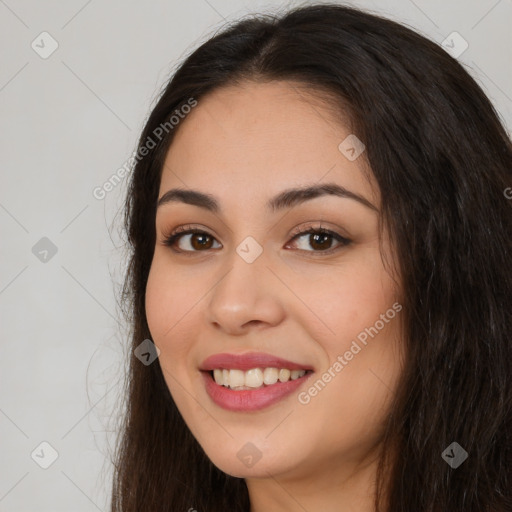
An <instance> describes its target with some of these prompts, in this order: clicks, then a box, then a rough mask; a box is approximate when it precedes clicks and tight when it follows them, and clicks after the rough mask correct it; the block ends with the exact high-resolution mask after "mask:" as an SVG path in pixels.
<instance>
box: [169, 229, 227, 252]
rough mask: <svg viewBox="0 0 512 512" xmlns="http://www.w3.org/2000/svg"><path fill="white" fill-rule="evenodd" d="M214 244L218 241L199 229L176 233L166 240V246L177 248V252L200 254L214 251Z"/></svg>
mask: <svg viewBox="0 0 512 512" xmlns="http://www.w3.org/2000/svg"><path fill="white" fill-rule="evenodd" d="M214 242H216V240H215V238H214V237H213V236H211V235H210V234H209V233H206V232H205V231H200V230H198V229H189V230H182V231H179V232H175V233H173V234H171V235H170V236H169V237H168V238H166V239H165V240H164V244H165V245H167V246H169V247H172V248H174V247H175V246H177V249H175V250H176V251H178V252H179V251H183V252H200V251H203V250H208V249H212V248H214V247H213V244H214ZM217 243H218V242H217ZM218 247H221V245H220V244H219V245H218V246H217V248H218Z"/></svg>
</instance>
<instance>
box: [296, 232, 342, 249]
mask: <svg viewBox="0 0 512 512" xmlns="http://www.w3.org/2000/svg"><path fill="white" fill-rule="evenodd" d="M301 239H303V241H301ZM294 240H299V242H298V243H297V242H296V245H297V246H298V249H299V250H301V251H308V252H320V253H326V254H327V253H331V252H334V251H336V250H337V249H339V248H341V247H344V246H346V245H349V244H350V242H351V241H350V240H349V239H348V238H344V237H342V236H341V235H339V234H338V233H335V232H334V231H329V230H325V229H308V230H307V231H302V232H300V233H298V234H297V235H295V236H294V237H293V239H292V241H294ZM333 242H338V243H337V244H336V245H335V246H334V247H333ZM310 248H311V249H310Z"/></svg>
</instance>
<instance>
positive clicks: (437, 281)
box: [112, 4, 512, 512]
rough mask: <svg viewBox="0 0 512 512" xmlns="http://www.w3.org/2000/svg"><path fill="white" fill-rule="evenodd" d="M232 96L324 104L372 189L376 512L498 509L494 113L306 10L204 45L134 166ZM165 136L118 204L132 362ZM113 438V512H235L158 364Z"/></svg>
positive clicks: (506, 385) (501, 284) (504, 444)
mask: <svg viewBox="0 0 512 512" xmlns="http://www.w3.org/2000/svg"><path fill="white" fill-rule="evenodd" d="M243 80H293V81H298V82H300V83H302V84H304V85H305V86H306V87H309V88H310V89H311V90H312V91H313V92H316V94H318V95H322V94H324V93H326V94H327V92H328V93H329V98H330V101H331V104H332V105H333V112H336V111H338V109H339V107H342V108H343V109H344V111H346V112H347V113H349V114H350V120H351V122H352V125H353V130H354V133H357V134H358V136H359V137H360V138H361V139H362V140H363V141H364V142H365V144H366V152H365V153H364V156H365V158H366V159H367V162H368V164H369V166H370V168H371V171H372V173H373V175H374V176H375V179H376V181H377V182H378V185H379V187H380V192H381V197H382V200H381V219H380V220H381V227H382V226H384V225H385V226H387V227H388V229H389V231H390V233H391V238H392V242H393V245H394V248H395V251H396V254H397V260H396V265H397V268H398V270H399V272H400V276H401V281H402V283H403V290H402V305H403V313H402V315H403V319H404V325H405V330H404V339H403V343H404V346H405V347H406V360H405V370H404V372H403V375H402V376H401V381H400V385H399V388H398V390H399V391H398V393H397V394H396V396H395V398H394V402H393V407H392V410H391V414H390V415H389V418H388V420H387V424H386V430H385V434H384V439H383V447H384V450H385V451H384V452H383V456H382V459H381V466H380V470H379V483H380V486H379V489H380V491H383V490H384V489H383V482H384V474H383V468H384V463H385V462H386V461H390V460H393V465H392V471H391V473H388V474H387V475H386V479H387V480H386V481H387V482H388V484H389V485H387V486H386V492H385V493H384V492H380V493H378V494H377V497H376V503H375V505H376V510H384V511H389V512H411V511H412V510H414V511H415V512H434V511H436V512H437V511H448V510H450V511H453V512H455V511H459V512H462V511H464V512H491V511H492V512H494V511H505V510H512V496H511V492H512V491H511V490H512V477H511V472H512V471H511V461H512V421H511V414H512V413H511V411H512V394H511V393H512V344H511V341H510V337H511V333H512V315H511V306H512V277H511V276H512V266H511V261H512V200H510V199H507V194H506V190H507V189H508V190H510V189H509V187H511V186H512V148H511V142H510V139H509V137H508V135H507V133H506V131H505V129H504V127H503V126H502V124H501V123H500V120H499V116H498V115H497V113H496V111H495V110H494V108H493V106H492V104H491V103H490V101H489V100H488V98H487V97H486V96H485V94H484V93H483V92H482V90H481V88H480V87H479V86H478V85H477V84H476V82H475V81H474V80H473V79H472V78H471V76H470V75H469V74H468V73H467V72H466V71H465V70H464V68H463V67H462V66H461V65H460V64H459V63H458V62H457V61H456V60H455V59H453V58H452V57H450V56H449V55H448V54H447V53H446V52H445V51H444V50H443V49H442V48H440V47H439V46H438V45H436V44H434V43H433V42H431V41H429V40H428V39H426V38H424V37H422V36H420V35H418V34H416V33H415V32H413V31H412V30H410V29H408V28H406V27H404V26H402V25H400V24H398V23H395V22H392V21H390V20H387V19H384V18H380V17H378V16H375V15H371V14H368V13H365V12H363V11H360V10H357V9H353V8H349V7H344V6H340V5H334V4H318V5H310V6H307V7H300V8H295V9H293V10H291V11H288V12H287V13H285V14H284V15H281V16H279V17H272V16H265V15H259V16H256V15H255V16H251V17H248V18H246V19H243V20H241V21H239V22H237V23H235V24H233V25H232V26H229V27H227V28H225V29H224V30H223V31H222V32H221V33H219V34H217V35H215V36H214V37H212V38H211V39H209V40H208V41H207V42H205V43H204V44H202V45H201V46H200V47H199V48H198V49H197V50H195V51H194V52H193V53H192V54H191V55H190V56H189V57H188V58H187V59H186V60H185V61H184V62H183V63H182V64H181V66H180V67H179V69H178V70H177V72H176V73H175V74H174V76H173V77H172V79H171V80H170V81H169V83H168V85H167V86H166V88H165V90H164V91H163V94H162V95H161V97H160V100H159V101H158V103H157V104H156V106H155V108H154V109H153V110H152V112H151V114H150V116H149V118H148V120H147V123H146V126H145V128H144V130H143V133H142V135H141V138H140V141H139V150H140V148H142V147H143V146H145V145H146V146H147V141H148V137H152V139H153V140H155V136H154V134H155V130H156V129H157V128H158V127H160V126H162V125H163V124H164V123H166V122H168V120H169V117H170V116H171V115H172V113H173V112H175V111H179V110H180V109H181V108H182V106H183V105H185V104H186V103H187V102H189V101H190V99H191V98H193V99H194V100H195V101H197V102H198V105H199V108H200V104H201V98H202V97H204V95H205V94H207V93H208V92H210V91H212V90H214V89H218V88H220V87H222V86H224V85H228V84H229V85H232V84H236V83H238V82H240V81H243ZM333 98H334V100H333ZM336 99H337V101H336ZM333 102H334V103H333ZM335 103H336V104H335ZM178 129H179V125H178V126H177V127H175V128H174V129H169V130H167V131H166V132H165V133H164V134H163V136H162V137H161V138H159V139H158V140H156V146H155V147H154V148H152V149H151V150H150V151H149V153H148V154H147V155H146V156H144V157H143V158H140V159H138V161H137V163H136V165H135V167H134V169H133V172H132V176H131V182H130V186H129V190H128V195H127V198H126V205H125V226H126V231H127V234H128V241H129V247H130V251H131V257H130V261H129V267H128V272H127V275H126V281H125V283H124V289H123V294H122V300H123V303H124V304H125V308H126V313H127V317H128V319H129V322H130V325H131V334H130V335H131V345H132V350H134V349H135V348H136V347H137V346H138V345H139V344H140V343H141V342H142V341H143V340H144V339H146V338H149V339H151V333H150V331H149V328H148V324H147V321H146V312H145V288H146V282H147V278H148V272H149V269H150V266H151V261H152V256H153V251H154V247H155V214H156V202H157V198H158V191H159V184H160V177H161V172H162V167H163V162H164V159H165V155H166V153H167V150H168V149H169V146H170V144H171V143H172V140H173V136H174V133H175V132H176V131H177V130H178ZM158 133H160V132H158ZM120 434H121V435H120V438H119V444H118V449H117V454H116V461H115V475H114V485H113V492H112V511H113V512H141V511H152V512H153V511H163V510H172V511H187V510H189V509H191V508H192V509H196V510H198V511H208V512H215V511H224V510H230V511H231V512H247V511H248V510H249V497H248V492H247V487H246V485H245V482H244V480H243V479H240V478H234V477H231V476H229V475H226V474H224V473H223V472H221V471H220V470H219V469H218V468H216V467H215V466H214V465H213V464H212V463H211V462H210V460H209V459H208V458H207V457H206V455H205V453H204V452H203V450H202V448H201V447H200V446H199V444H198V443H197V441H196V440H195V439H194V437H193V436H192V435H191V433H190V431H189V429H188V428H187V426H186V425H185V423H184V421H183V419H182V417H181V415H180V413H179V411H178V410H177V408H176V405H175V404H174V402H173V400H172V398H171V395H170V393H169V390H168V388H167V386H166V383H165V381H164V378H163V375H162V370H161V367H160V365H159V363H158V360H156V361H155V362H154V363H153V364H151V365H149V366H145V365H143V364H141V362H140V361H139V360H138V359H137V358H136V357H132V358H131V362H130V368H129V374H128V389H127V394H126V416H125V418H124V420H123V425H122V431H121V433H120ZM452 442H457V443H458V444H459V445H460V446H461V447H462V448H463V449H464V450H465V451H466V452H467V453H468V459H467V460H466V461H465V462H464V463H462V464H461V465H460V466H459V467H457V468H456V469H454V468H452V467H451V466H450V465H449V464H448V463H447V462H446V460H443V457H442V453H443V451H444V450H445V449H446V448H447V447H448V446H449V445H450V444H451V443H452ZM384 495H386V496H387V498H386V499H385V500H384V499H380V498H382V497H383V496H384ZM379 496H380V498H379Z"/></svg>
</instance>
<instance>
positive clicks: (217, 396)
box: [201, 365, 313, 412]
mask: <svg viewBox="0 0 512 512" xmlns="http://www.w3.org/2000/svg"><path fill="white" fill-rule="evenodd" d="M265 366H266V365H265ZM256 367H257V366H256ZM216 368H218V366H216ZM238 368H240V367H239V366H238ZM251 368H255V366H252V367H251ZM274 368H275V366H274ZM201 374H202V376H203V379H204V382H205V386H206V391H207V393H208V395H209V396H210V398H211V399H212V401H213V402H214V403H215V404H217V405H218V406H219V407H222V408H223V409H227V410H229V411H237V412H249V411H257V410H259V409H264V408H265V407H268V406H270V405H272V404H275V403H276V402H279V401H280V400H282V399H284V398H285V397H287V396H288V395H290V394H291V393H293V392H294V391H295V390H296V389H297V388H298V387H299V386H301V385H302V384H303V383H304V382H305V381H306V379H308V378H309V377H310V376H311V375H313V374H312V373H306V375H304V376H303V377H300V378H298V379H295V380H289V381H288V382H276V384H272V385H271V386H262V387H261V388H257V389H248V390H244V391H234V390H232V389H229V388H225V387H224V386H220V385H219V384H217V383H216V382H215V381H214V380H213V377H212V375H211V373H210V372H208V371H202V372H201Z"/></svg>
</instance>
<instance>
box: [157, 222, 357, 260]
mask: <svg viewBox="0 0 512 512" xmlns="http://www.w3.org/2000/svg"><path fill="white" fill-rule="evenodd" d="M190 234H201V235H207V236H209V237H212V238H214V237H213V236H212V235H210V233H208V232H207V231H204V230H201V229H197V228H194V227H192V226H189V225H186V226H180V227H178V228H176V229H175V230H174V231H172V232H171V234H170V235H168V236H167V237H166V238H165V239H164V241H163V244H164V245H165V246H168V247H170V248H171V249H172V250H173V251H174V252H177V253H181V254H183V253H184V254H186V255H187V256H192V255H193V254H195V253H199V252H206V251H196V250H193V251H188V250H182V249H175V248H174V245H175V244H176V242H177V241H178V240H179V238H181V237H182V236H184V235H190ZM310 234H314V235H316V234H318V235H329V236H331V237H332V238H333V239H335V240H337V241H338V242H339V245H337V246H336V247H331V248H330V249H326V250H319V251H315V250H312V251H307V250H304V249H298V250H299V251H301V252H310V253H316V254H320V255H322V256H323V255H330V254H332V253H334V252H336V251H337V250H340V249H342V248H343V247H346V246H347V245H350V244H351V243H352V241H351V240H349V239H348V238H345V237H343V236H341V235H340V234H339V233H336V232H335V231H331V230H329V229H325V228H322V227H321V225H320V226H318V227H313V226H312V225H310V226H309V227H306V229H305V230H300V229H298V230H296V231H295V232H293V233H292V235H291V236H292V238H291V240H290V242H291V241H294V240H295V239H297V238H300V237H302V236H305V235H310ZM207 250H210V249H207Z"/></svg>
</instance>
